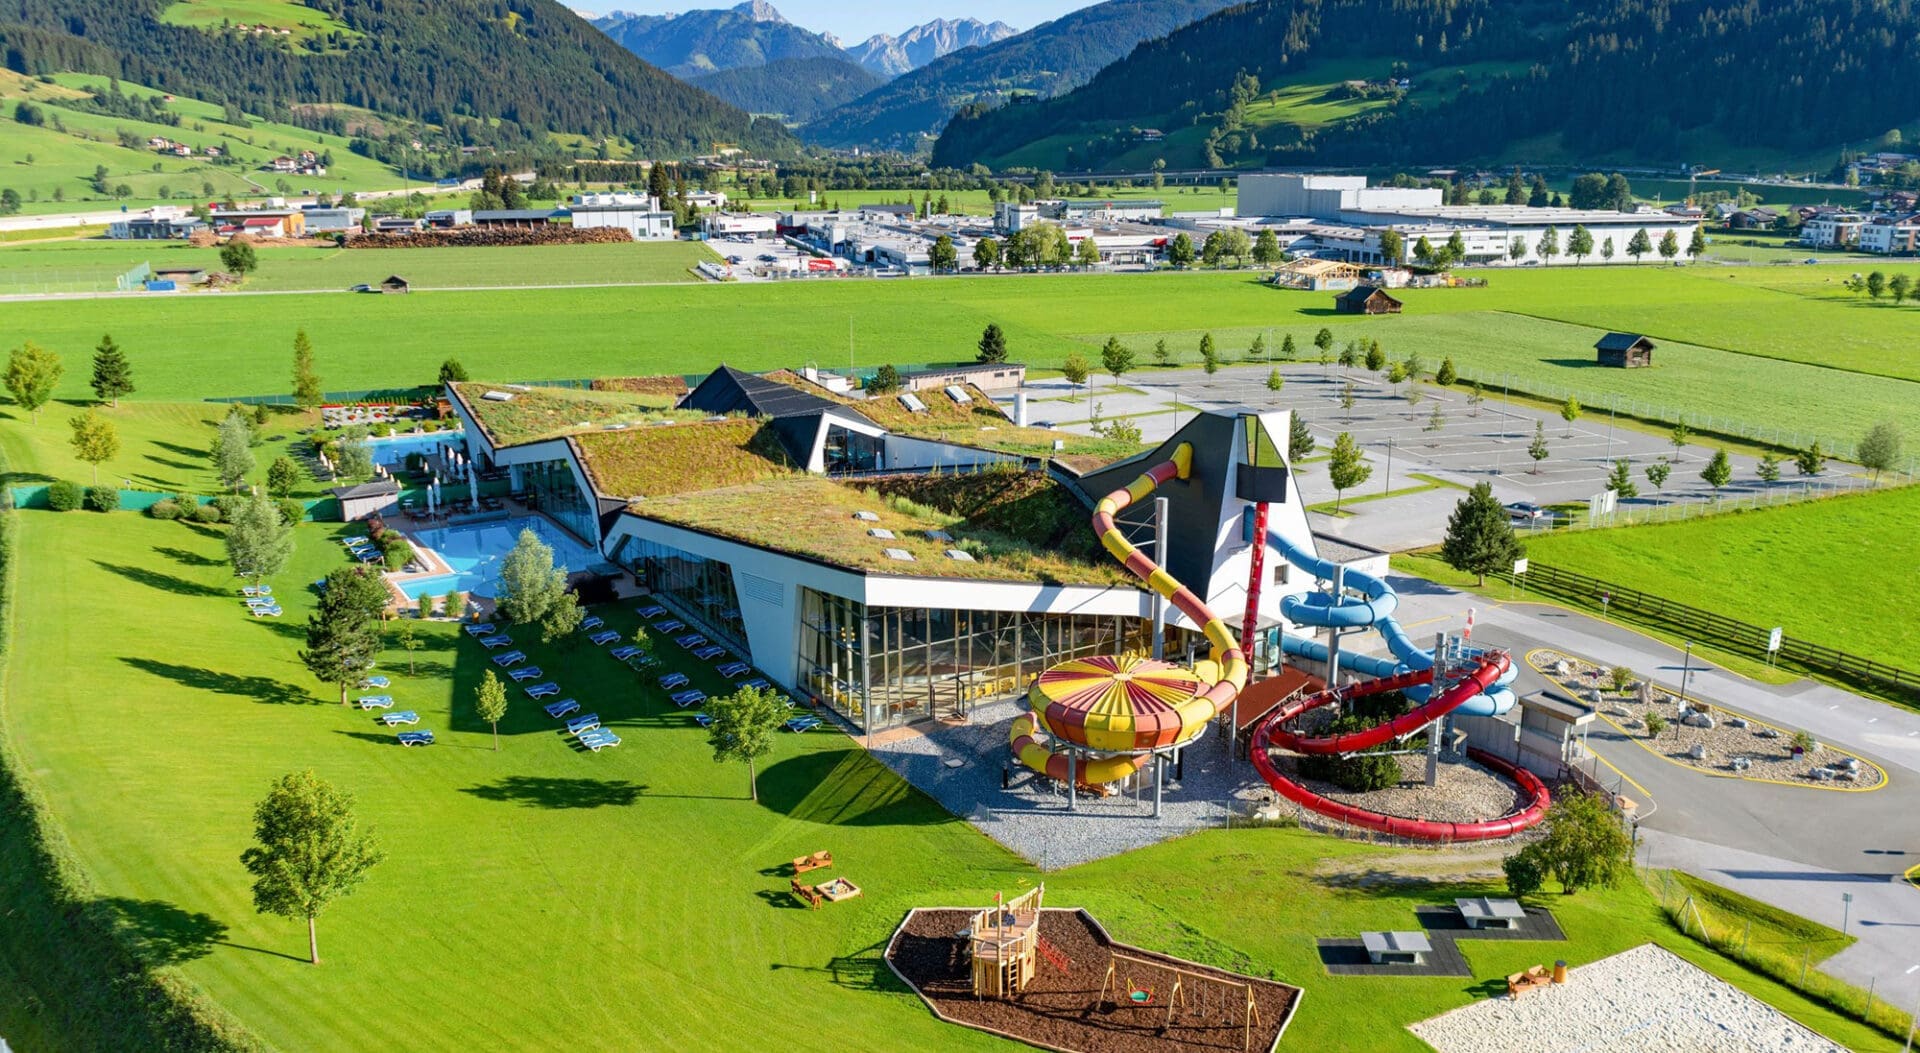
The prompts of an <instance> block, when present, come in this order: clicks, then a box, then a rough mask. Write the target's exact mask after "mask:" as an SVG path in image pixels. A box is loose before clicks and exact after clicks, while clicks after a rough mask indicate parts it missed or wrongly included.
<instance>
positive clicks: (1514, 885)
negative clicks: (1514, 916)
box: [1500, 845, 1547, 899]
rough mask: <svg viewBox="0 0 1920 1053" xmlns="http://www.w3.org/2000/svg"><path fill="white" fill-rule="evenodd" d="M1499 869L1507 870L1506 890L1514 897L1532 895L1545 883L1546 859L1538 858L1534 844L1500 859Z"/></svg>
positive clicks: (1537, 851)
mask: <svg viewBox="0 0 1920 1053" xmlns="http://www.w3.org/2000/svg"><path fill="white" fill-rule="evenodd" d="M1500 869H1502V870H1504V871H1506V872H1507V891H1508V892H1509V893H1512V894H1513V896H1514V897H1515V898H1516V899H1525V898H1526V897H1528V896H1531V895H1533V894H1534V893H1536V892H1538V891H1540V886H1542V885H1544V884H1546V883H1547V864H1546V861H1545V860H1543V859H1541V858H1540V852H1539V850H1538V848H1537V846H1534V845H1528V846H1527V847H1525V848H1523V849H1521V850H1520V851H1518V852H1516V853H1514V854H1513V855H1510V856H1508V857H1507V858H1505V859H1503V860H1501V861H1500Z"/></svg>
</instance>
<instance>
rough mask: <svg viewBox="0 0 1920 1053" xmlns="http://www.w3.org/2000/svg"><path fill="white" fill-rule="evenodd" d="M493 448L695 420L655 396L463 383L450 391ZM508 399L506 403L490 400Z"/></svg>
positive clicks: (696, 416)
mask: <svg viewBox="0 0 1920 1053" xmlns="http://www.w3.org/2000/svg"><path fill="white" fill-rule="evenodd" d="M450 386H451V387H452V388H453V390H454V392H455V393H456V394H458V395H459V396H460V400H461V401H462V402H464V403H465V404H466V406H467V409H468V410H469V411H470V412H471V413H472V414H473V419H474V420H475V422H477V423H478V424H479V425H480V428H481V430H482V431H484V432H486V435H487V439H488V441H490V442H491V443H493V445H494V446H495V447H502V446H519V445H523V444H525V443H530V442H540V441H542V440H546V439H558V438H562V437H564V436H568V435H578V434H582V433H586V432H600V431H606V430H607V429H609V428H615V429H617V428H620V427H622V426H628V425H636V424H651V423H655V422H658V421H684V420H699V419H700V418H701V416H702V415H701V414H698V413H689V412H683V411H680V410H676V409H674V408H673V403H674V397H673V396H672V395H669V394H665V393H661V392H653V391H588V390H584V389H579V388H557V387H533V386H527V385H521V384H488V383H482V382H479V381H461V382H458V383H455V384H453V385H450ZM489 394H494V395H496V396H511V397H510V398H500V397H495V398H488V397H487V396H488V395H489Z"/></svg>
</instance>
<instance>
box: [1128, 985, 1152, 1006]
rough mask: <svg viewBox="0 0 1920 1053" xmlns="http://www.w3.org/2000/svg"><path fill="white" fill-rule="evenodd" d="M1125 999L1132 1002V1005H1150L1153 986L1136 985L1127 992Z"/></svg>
mask: <svg viewBox="0 0 1920 1053" xmlns="http://www.w3.org/2000/svg"><path fill="white" fill-rule="evenodd" d="M1127 1001H1129V1002H1132V1003H1133V1004H1134V1005H1152V1004H1153V988H1151V987H1147V988H1139V987H1136V988H1134V989H1133V990H1131V991H1128V992H1127Z"/></svg>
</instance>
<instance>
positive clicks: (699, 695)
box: [671, 688, 707, 709]
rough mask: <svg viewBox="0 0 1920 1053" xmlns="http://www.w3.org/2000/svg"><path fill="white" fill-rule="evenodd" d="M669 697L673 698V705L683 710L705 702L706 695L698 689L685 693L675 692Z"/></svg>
mask: <svg viewBox="0 0 1920 1053" xmlns="http://www.w3.org/2000/svg"><path fill="white" fill-rule="evenodd" d="M671 697H672V698H673V704H674V705H676V706H679V707H680V708H681V709H685V708H687V707H688V706H697V705H699V704H700V703H702V702H705V701H706V700H707V693H706V692H705V691H702V690H700V689H699V688H691V689H689V690H686V691H680V692H676V693H675V694H674V695H672V696H671Z"/></svg>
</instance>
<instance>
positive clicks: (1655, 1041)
mask: <svg viewBox="0 0 1920 1053" xmlns="http://www.w3.org/2000/svg"><path fill="white" fill-rule="evenodd" d="M1409 1030H1411V1031H1412V1032H1413V1033H1414V1034H1415V1035H1418V1036H1419V1037H1420V1038H1422V1039H1424V1040H1425V1041H1426V1042H1427V1043H1428V1044H1430V1045H1432V1046H1433V1048H1434V1049H1436V1050H1438V1051H1439V1053H1538V1051H1540V1050H1555V1051H1559V1053H1844V1051H1843V1050H1842V1049H1841V1047H1840V1046H1837V1045H1834V1044H1833V1043H1832V1042H1829V1041H1827V1040H1826V1039H1824V1038H1821V1037H1820V1036H1819V1035H1817V1034H1815V1033H1814V1032H1812V1031H1810V1030H1808V1029H1807V1028H1805V1027H1803V1026H1801V1025H1800V1024H1798V1023H1795V1022H1794V1021H1793V1020H1791V1019H1790V1018H1788V1017H1787V1015H1786V1014H1784V1013H1782V1012H1780V1011H1779V1010H1777V1009H1775V1008H1773V1007H1772V1006H1769V1005H1767V1004H1766V1003H1764V1002H1761V1001H1760V1000H1759V999H1757V998H1754V997H1753V996H1752V995H1749V994H1747V993H1745V992H1743V991H1740V990H1738V989H1737V988H1735V987H1734V986H1733V985H1732V984H1729V983H1727V982H1726V981H1724V980H1721V979H1719V978H1717V977H1715V976H1713V975H1711V974H1709V973H1707V972H1706V971H1705V970H1703V969H1700V968H1699V967H1697V966H1695V965H1693V964H1691V963H1689V962H1687V961H1686V960H1684V959H1682V958H1680V957H1679V956H1678V955H1676V954H1674V953H1673V952H1671V951H1668V950H1666V949H1665V948H1662V947H1658V946H1655V945H1653V944H1650V943H1649V944H1643V945H1641V946H1639V947H1635V948H1633V949H1632V950H1628V951H1622V952H1621V953H1619V954H1616V955H1614V956H1613V957H1611V958H1602V959H1601V960H1599V961H1597V962H1593V963H1592V964H1590V965H1583V966H1581V967H1579V968H1577V969H1574V970H1572V975H1570V976H1569V977H1568V979H1567V982H1566V983H1565V984H1560V985H1555V986H1551V987H1547V988H1545V989H1543V990H1538V991H1534V992H1532V993H1530V994H1527V995H1524V996H1522V997H1521V998H1519V999H1517V1000H1516V999H1510V998H1506V997H1504V996H1502V997H1498V998H1489V999H1486V1000H1484V1001H1480V1002H1475V1003H1474V1004H1472V1005H1469V1006H1466V1007H1464V1008H1461V1009H1455V1010H1453V1011H1452V1012H1450V1013H1443V1014H1441V1015H1439V1016H1436V1017H1433V1018H1432V1019H1429V1020H1423V1021H1421V1022H1419V1023H1417V1024H1414V1025H1412V1026H1411V1027H1410V1028H1409Z"/></svg>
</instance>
